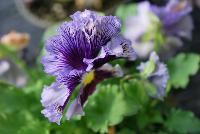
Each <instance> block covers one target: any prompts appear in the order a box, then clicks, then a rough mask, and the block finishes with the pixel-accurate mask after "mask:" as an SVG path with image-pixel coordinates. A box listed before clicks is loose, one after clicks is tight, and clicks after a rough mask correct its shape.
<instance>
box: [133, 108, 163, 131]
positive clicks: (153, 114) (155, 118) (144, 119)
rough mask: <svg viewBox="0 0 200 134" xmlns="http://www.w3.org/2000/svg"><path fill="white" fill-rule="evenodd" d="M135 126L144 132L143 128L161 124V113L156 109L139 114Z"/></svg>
mask: <svg viewBox="0 0 200 134" xmlns="http://www.w3.org/2000/svg"><path fill="white" fill-rule="evenodd" d="M136 119H137V124H138V127H139V128H140V129H141V130H144V129H145V127H148V126H150V125H152V124H153V123H160V124H161V123H163V118H162V115H161V111H159V110H158V109H150V110H148V109H147V110H146V111H142V112H140V113H139V114H138V115H137V116H136Z"/></svg>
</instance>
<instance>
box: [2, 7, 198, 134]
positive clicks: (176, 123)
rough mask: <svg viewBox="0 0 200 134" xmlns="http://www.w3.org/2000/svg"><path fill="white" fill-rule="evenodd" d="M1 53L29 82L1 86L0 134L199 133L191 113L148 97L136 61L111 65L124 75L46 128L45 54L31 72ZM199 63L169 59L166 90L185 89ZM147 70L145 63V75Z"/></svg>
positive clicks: (194, 58) (150, 90)
mask: <svg viewBox="0 0 200 134" xmlns="http://www.w3.org/2000/svg"><path fill="white" fill-rule="evenodd" d="M124 10H127V11H126V12H127V13H128V14H132V12H133V11H134V10H133V9H131V10H130V11H129V9H126V8H125V7H123V6H122V7H120V9H119V11H118V13H117V14H119V15H120V14H121V15H122V16H125V14H122V11H123V12H124ZM132 10H133V11H132ZM124 19H125V18H124ZM56 27H57V25H56V26H53V27H50V28H49V29H47V31H46V33H45V34H44V37H43V40H42V41H41V45H42V47H43V46H44V45H43V44H44V41H45V40H46V39H47V38H48V37H49V36H52V35H54V34H55V28H56ZM0 47H1V45H0ZM2 48H3V47H2ZM0 50H3V51H2V52H4V53H3V54H4V56H7V57H9V58H10V59H11V60H13V61H15V62H16V63H17V64H21V65H22V67H23V68H24V70H25V71H26V72H27V75H28V76H29V82H28V83H27V85H26V86H25V87H23V88H16V87H15V86H14V85H9V84H7V83H5V82H0V109H1V111H0V134H66V133H67V134H93V133H107V132H108V128H109V127H112V128H114V129H115V131H116V134H188V133H200V127H199V126H200V120H199V119H198V118H197V117H196V116H195V115H194V114H193V113H192V112H190V111H184V110H181V109H178V108H176V107H173V106H172V104H170V101H167V99H164V100H163V101H160V100H156V99H153V98H151V97H150V96H154V95H155V94H156V89H155V87H154V86H153V85H152V84H151V83H150V82H149V81H148V80H147V79H144V78H141V77H140V75H139V74H138V73H139V72H138V71H137V70H136V69H135V68H136V66H137V65H138V63H139V61H136V62H135V63H132V64H129V63H127V62H126V61H124V60H118V61H114V62H112V64H116V63H118V64H120V65H121V66H122V68H123V70H125V76H124V77H122V78H113V79H109V80H106V81H104V82H102V83H101V84H99V85H98V86H97V91H96V92H95V93H94V94H93V95H92V96H90V97H89V100H88V103H87V105H86V106H85V108H84V111H85V114H86V115H85V116H84V117H82V118H80V117H76V118H74V119H73V120H70V121H66V120H65V119H63V120H62V123H61V125H60V126H58V125H57V124H53V123H50V122H48V120H47V119H46V118H45V117H44V116H43V115H42V114H41V110H42V109H43V108H42V106H41V103H40V96H41V92H42V89H43V86H44V85H50V84H51V83H52V81H54V79H55V78H53V77H50V76H48V75H47V74H45V73H44V72H43V68H42V65H41V63H40V58H41V55H43V54H44V53H45V51H44V49H43V50H42V51H41V55H40V56H39V58H38V62H37V65H36V66H35V67H32V68H31V67H28V66H27V65H26V64H25V63H24V61H22V60H20V59H19V58H17V56H15V55H16V54H15V53H12V51H9V50H7V49H5V48H3V49H0ZM4 50H6V51H4ZM0 52H1V51H0ZM127 64H128V67H127ZM199 64H200V56H199V55H198V54H192V53H181V54H177V56H176V57H174V58H172V59H170V60H169V61H168V62H167V66H168V68H169V73H170V80H169V84H168V85H169V86H168V91H171V90H172V89H174V88H185V87H186V86H187V84H188V83H189V78H190V76H191V75H195V74H196V73H197V71H198V70H199ZM152 69H153V66H152V65H151V64H150V65H149V67H148V70H147V73H148V72H151V70H152ZM168 95H170V92H168ZM165 98H167V96H166V97H165Z"/></svg>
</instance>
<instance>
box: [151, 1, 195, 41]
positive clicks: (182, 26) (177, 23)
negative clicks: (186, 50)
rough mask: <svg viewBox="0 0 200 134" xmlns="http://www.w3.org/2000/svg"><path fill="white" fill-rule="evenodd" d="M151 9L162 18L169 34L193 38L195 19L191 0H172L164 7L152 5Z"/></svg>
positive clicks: (165, 29)
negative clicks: (191, 14)
mask: <svg viewBox="0 0 200 134" xmlns="http://www.w3.org/2000/svg"><path fill="white" fill-rule="evenodd" d="M151 9H152V11H153V12H154V13H155V14H156V15H157V16H158V17H159V18H160V20H161V22H162V25H163V28H164V31H165V33H166V34H167V35H170V36H173V35H175V36H178V37H184V38H187V39H191V37H192V29H193V21H192V17H191V16H190V12H191V11H192V5H191V3H190V1H189V0H170V1H169V2H168V4H167V5H166V6H164V7H158V6H155V5H152V6H151Z"/></svg>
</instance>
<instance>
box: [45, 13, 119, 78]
mask: <svg viewBox="0 0 200 134" xmlns="http://www.w3.org/2000/svg"><path fill="white" fill-rule="evenodd" d="M71 17H72V19H73V20H72V21H69V22H64V23H63V24H62V25H61V26H60V28H59V29H58V32H59V34H58V35H56V36H54V37H51V38H50V39H49V40H48V41H47V42H46V50H47V52H48V54H47V55H46V56H45V57H43V59H42V63H43V65H44V68H45V72H47V73H49V74H51V75H54V76H57V75H58V74H59V73H60V72H66V73H70V71H71V70H73V69H77V70H85V69H86V67H87V65H86V64H85V63H84V62H83V59H84V58H86V59H93V58H95V57H96V56H97V55H98V53H99V51H100V50H101V47H102V46H104V45H106V44H107V42H108V41H109V40H110V39H111V38H112V37H114V36H115V35H117V34H118V33H119V32H120V28H121V23H120V21H119V19H118V18H117V17H115V16H100V15H98V14H97V13H95V12H92V11H89V10H85V11H84V12H77V13H75V14H74V15H72V16H71Z"/></svg>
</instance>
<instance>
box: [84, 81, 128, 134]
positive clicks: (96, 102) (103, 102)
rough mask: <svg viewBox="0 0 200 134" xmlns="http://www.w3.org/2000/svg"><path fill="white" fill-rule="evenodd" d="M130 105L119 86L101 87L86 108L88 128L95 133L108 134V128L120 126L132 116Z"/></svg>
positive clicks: (90, 98)
mask: <svg viewBox="0 0 200 134" xmlns="http://www.w3.org/2000/svg"><path fill="white" fill-rule="evenodd" d="M128 108H129V106H128V103H127V102H126V101H125V99H124V95H123V93H122V92H120V90H119V86H117V85H99V86H98V90H97V92H95V93H94V94H93V95H92V96H91V97H89V100H88V104H87V105H86V108H85V113H86V117H85V119H86V121H87V124H88V127H89V128H91V129H92V130H93V131H95V132H97V131H98V132H101V133H106V132H107V131H108V126H113V125H116V124H119V123H120V122H121V121H122V120H123V117H124V116H127V115H129V114H130V109H128Z"/></svg>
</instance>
